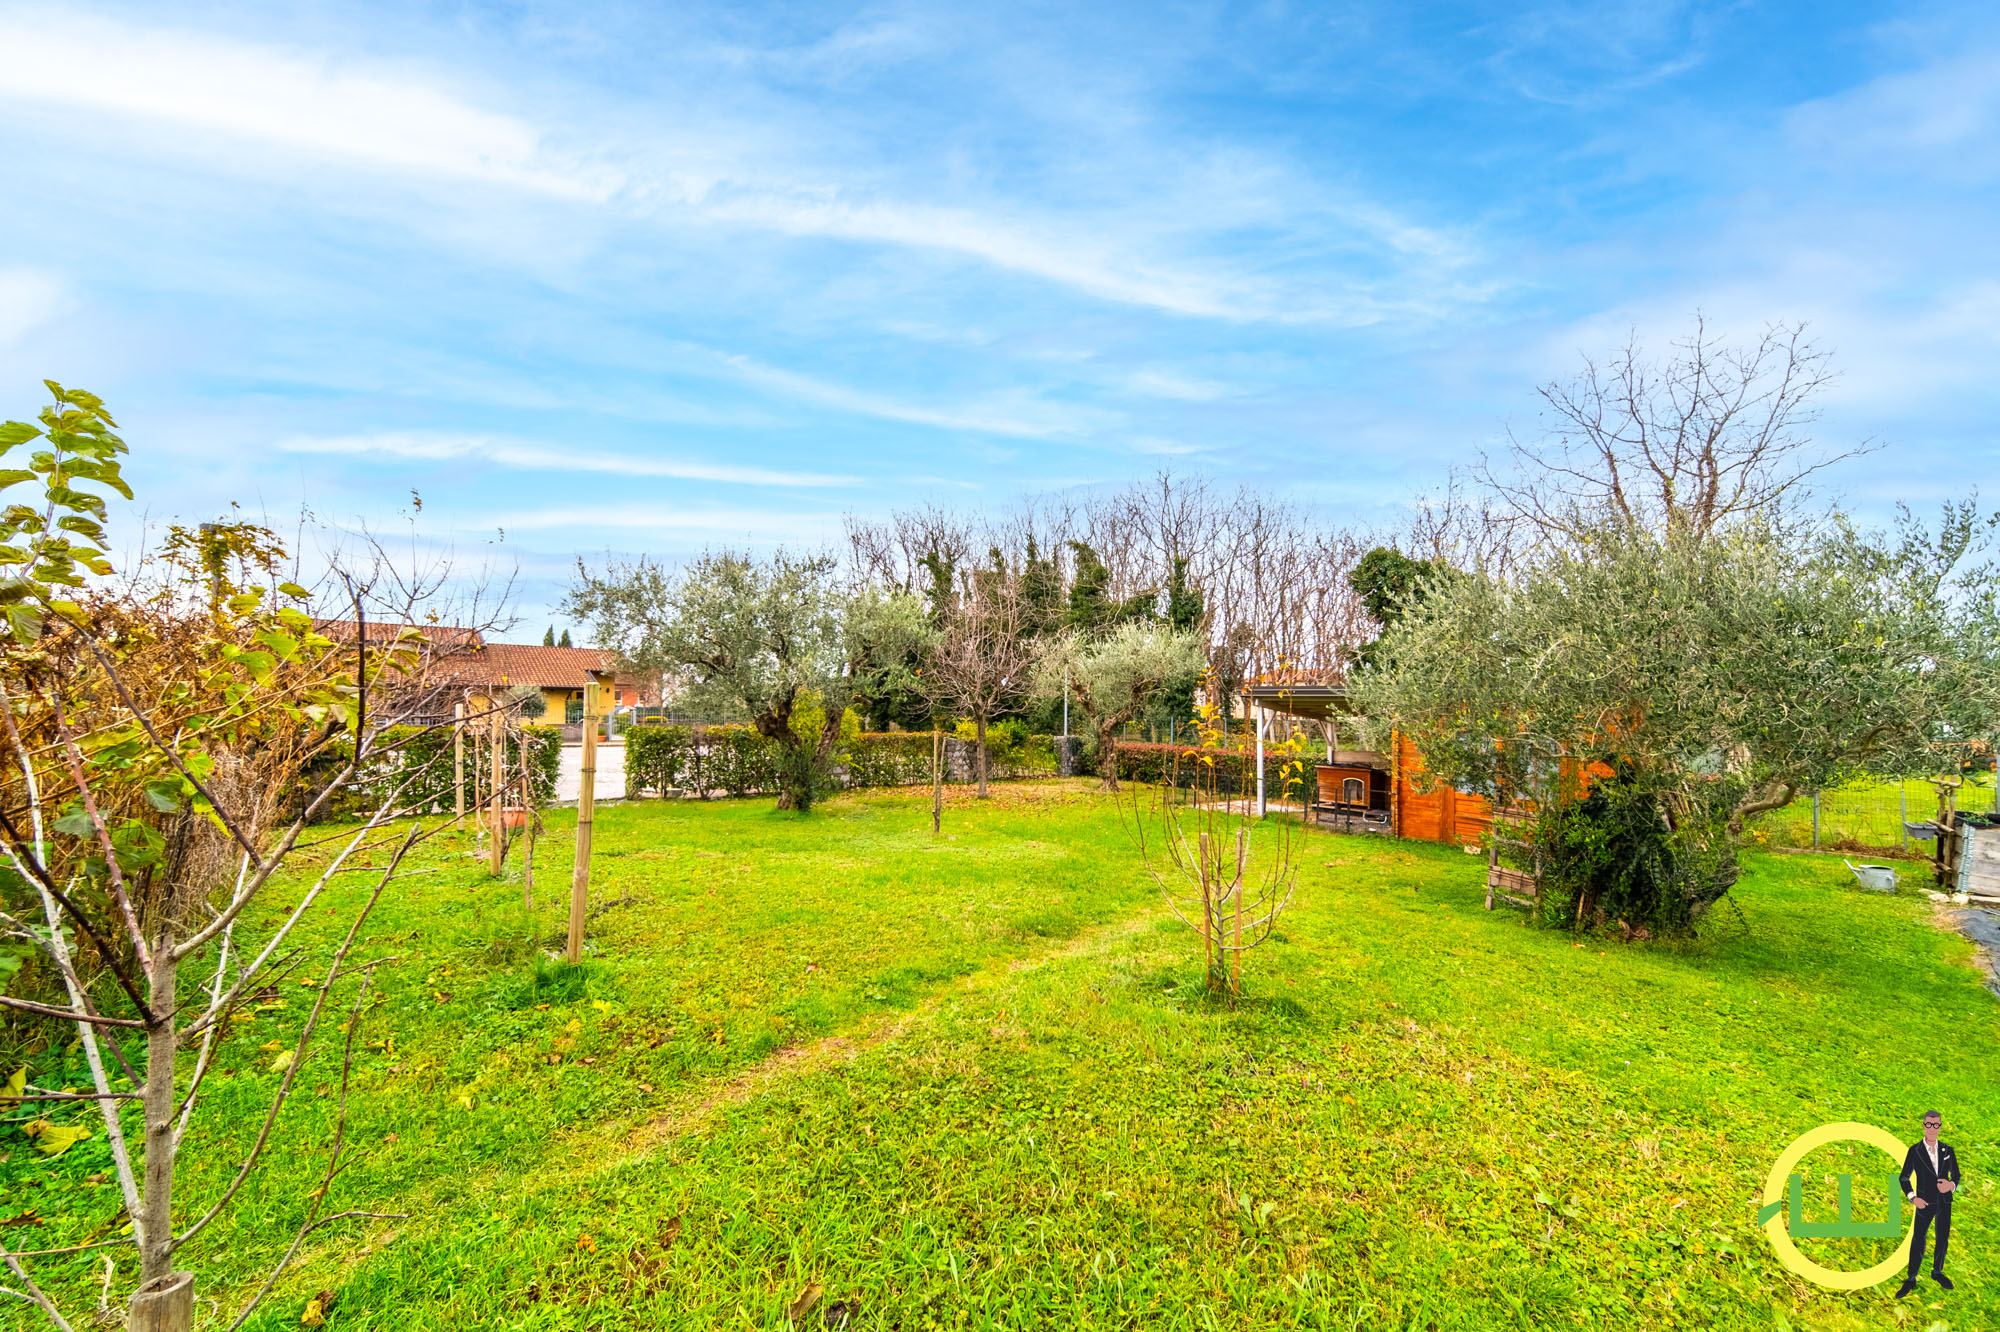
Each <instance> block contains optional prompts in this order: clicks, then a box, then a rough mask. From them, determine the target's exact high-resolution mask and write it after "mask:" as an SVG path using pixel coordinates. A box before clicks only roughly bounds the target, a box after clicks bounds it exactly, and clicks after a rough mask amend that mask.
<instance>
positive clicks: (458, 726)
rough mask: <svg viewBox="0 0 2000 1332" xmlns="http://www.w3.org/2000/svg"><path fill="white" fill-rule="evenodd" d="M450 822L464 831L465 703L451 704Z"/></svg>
mask: <svg viewBox="0 0 2000 1332" xmlns="http://www.w3.org/2000/svg"><path fill="white" fill-rule="evenodd" d="M451 793H452V794H451V822H452V826H453V827H455V828H457V829H458V830H459V831H460V832H464V831H465V704H464V703H463V702H458V703H454V704H452V705H451Z"/></svg>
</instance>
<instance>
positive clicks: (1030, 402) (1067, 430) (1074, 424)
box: [721, 354, 1118, 439]
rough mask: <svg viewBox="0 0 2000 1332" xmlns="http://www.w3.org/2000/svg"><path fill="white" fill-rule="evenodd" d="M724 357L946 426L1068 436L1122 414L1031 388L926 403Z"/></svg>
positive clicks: (772, 384) (877, 413) (783, 379)
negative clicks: (960, 401)
mask: <svg viewBox="0 0 2000 1332" xmlns="http://www.w3.org/2000/svg"><path fill="white" fill-rule="evenodd" d="M721 359H722V361H723V362H724V363H725V364H727V365H729V366H731V367H732V368H734V370H735V371H736V373H737V374H738V375H739V376H740V377H741V378H742V379H744V380H745V381H747V382H749V383H752V384H756V385H759V386H761V387H763V388H768V389H771V390H773V391H775V392H778V393H783V394H786V395H787V396H790V397H793V398H797V399H799V400H801V401H804V402H812V403H817V404H819V405H820V406H823V407H832V408H835V409H837V410H839V411H843V412H852V413H854V414H856V415H858V416H873V417H878V418H880V419H882V420H885V421H906V422H908V423H910V424H911V425H925V426H935V427H937V428H939V429H943V430H963V431H968V432H971V433H974V434H982V435H1010V436H1015V437H1018V438H1023V439H1063V438H1070V437H1074V436H1077V435H1082V434H1086V433H1089V432H1091V431H1095V430H1102V429H1105V428H1107V427H1108V426H1110V425H1113V424H1115V423H1116V421H1117V419H1118V418H1117V417H1116V416H1115V414H1113V413H1109V412H1104V411H1099V410H1096V409H1092V408H1085V407H1076V406H1068V405H1059V404H1054V403H1049V402H1047V401H1044V400H1042V399H1040V398H1036V397H1033V396H1031V395H1026V394H1009V395H1003V396H1000V397H997V398H995V399H993V400H992V401H990V402H985V403H973V404H967V405H962V406H957V407H926V406H923V405H920V404H916V403H909V402H904V401H902V400H901V399H898V398H893V397H889V396H886V395H884V394H879V393H870V392H867V391H866V390H863V389H856V388H849V387H847V386H846V385H843V384H835V383H831V382H829V381H827V380H824V379H815V378H813V377H812V376H810V375H802V374H798V373H796V372H794V371H791V370H783V369H780V368H778V367H777V366H773V365H766V364H764V363H763V362H761V361H757V360H754V359H752V358H751V357H748V356H737V355H729V354H723V355H722V356H721Z"/></svg>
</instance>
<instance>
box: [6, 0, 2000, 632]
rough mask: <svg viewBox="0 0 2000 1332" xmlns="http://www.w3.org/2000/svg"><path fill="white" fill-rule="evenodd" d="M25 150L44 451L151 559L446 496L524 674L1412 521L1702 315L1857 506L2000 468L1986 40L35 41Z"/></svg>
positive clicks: (1079, 33) (894, 12)
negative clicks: (69, 418)
mask: <svg viewBox="0 0 2000 1332" xmlns="http://www.w3.org/2000/svg"><path fill="white" fill-rule="evenodd" d="M0 161H4V162H5V163H6V164H7V168H8V169H7V172H6V176H7V200H6V204H5V206H4V207H0V370H4V372H5V373H4V374H0V414H4V415H11V416H21V415H24V414H26V413H28V412H30V411H32V410H34V408H35V407H36V406H37V393H38V391H39V390H38V381H39V380H40V379H41V378H42V377H44V376H48V377H52V378H57V379H61V380H63V381H65V382H68V383H71V384H75V385H79V386H83V387H88V388H91V389H93V390H95V391H97V392H99V393H101V394H103V395H104V396H105V397H106V398H107V399H108V400H109V401H110V402H111V404H112V405H113V407H114V409H115V410H116V411H117V413H118V415H119V417H120V419H121V421H122V422H123V424H124V425H125V427H126V436H127V438H128V440H129V441H130V442H131V443H132V445H133V448H134V455H135V456H134V461H133V463H132V466H131V472H132V475H133V476H134V478H135V481H136V482H137V484H138V485H139V487H140V489H141V496H142V499H143V500H144V502H145V503H146V505H147V508H148V510H149V511H150V512H151V513H152V514H153V515H155V516H156V517H167V516H175V517H181V518H188V519H198V518H202V517H207V516H211V515H212V514H214V513H216V512H218V511H220V510H222V509H224V508H225V507H226V504H227V502H228V501H229V500H237V501H241V502H242V503H243V504H244V505H245V506H246V507H248V508H251V509H252V510H262V511H269V512H270V513H272V514H273V515H274V516H278V517H281V518H282V517H284V516H285V515H288V514H294V513H296V512H297V510H298V509H299V507H300V505H301V504H306V505H309V506H310V507H311V509H312V510H313V511H314V512H315V513H316V514H318V515H320V516H321V517H322V518H324V519H327V520H329V521H333V522H336V523H352V522H357V521H363V520H366V521H369V522H371V523H374V524H378V525H386V526H390V527H393V526H395V525H396V524H397V523H398V522H400V521H401V520H400V518H399V516H398V515H399V511H401V510H403V509H406V508H407V505H408V497H409V494H410V492H411V491H412V490H416V491H419V492H421V494H422V496H423V499H424V512H423V515H422V520H421V521H422V530H423V531H424V532H425V533H426V534H427V536H428V537H430V538H434V539H436V540H439V541H443V542H448V543H451V544H453V545H454V546H455V547H456V549H457V551H458V552H459V555H460V557H461V558H462V559H464V560H466V561H468V562H472V561H476V560H477V559H480V558H484V557H487V556H491V555H499V556H500V557H502V558H503V559H517V560H518V561H519V562H520V565H521V569H522V573H523V575H524V580H525V581H524V585H523V592H524V596H523V604H522V611H523V614H524V616H525V617H526V620H527V621H528V624H527V626H525V627H528V628H534V629H535V630H536V632H539V626H540V625H541V624H542V623H545V622H546V621H547V620H548V619H549V618H550V615H549V613H548V611H547V609H546V607H547V605H548V603H550V602H551V601H553V600H554V599H555V597H556V596H558V595H559V593H560V588H561V586H562V584H563V582H564V581H565V579H566V574H567V570H568V569H569V567H570V566H571V563H572V561H573V559H574V556H575V555H576V554H578V553H583V554H586V555H595V554H598V553H601V552H603V551H605V550H615V551H620V552H640V551H647V552H652V553H654V554H658V555H662V556H665V557H668V558H672V557H675V556H678V555H683V554H686V553H687V552H689V551H692V550H695V549H699V548H700V547H701V546H703V545H704V544H709V543H736V544H741V543H743V542H746V541H748V542H755V543H759V544H764V543H771V542H777V541H785V542H789V543H792V544H810V543H813V542H816V541H820V540H824V539H827V538H829V537H832V536H834V535H836V534H837V533H838V530H839V523H840V516H841V515H842V514H843V513H846V512H850V511H851V512H857V513H862V514H870V515H874V514H880V513H883V512H886V511H887V510H888V509H890V508H892V507H896V506H900V505H905V504H910V503H916V502H926V501H931V502H938V503H943V504H947V505H955V506H957V505H962V506H977V505H981V504H989V505H996V506H997V505H1002V504H1005V503H1006V502H1007V501H1009V500H1010V499H1012V498H1013V497H1014V496H1016V495H1019V494H1021V493H1023V492H1037V491H1047V490H1055V489H1061V488H1065V487H1072V486H1090V485H1103V484H1113V483H1117V482H1121V481H1124V480H1126V479H1129V478H1132V477H1134V476H1138V475H1143V474H1146V473H1149V472H1151V471H1153V470H1154V469H1156V468H1158V467H1161V466H1163V465H1164V466H1171V467H1173V468H1175V469H1176V470H1182V471H1200V472H1207V473H1210V474H1213V475H1215V476H1218V477H1222V478H1225V479H1230V480H1244V481H1249V482H1252V483H1256V484H1260V485H1265V486H1268V487H1271V488H1273V489H1279V490H1284V491H1287V492H1289V493H1292V494H1294V495H1295V496H1296V497H1298V498H1300V499H1302V500H1304V501H1306V502H1308V503H1310V504H1313V505H1316V506H1320V507H1322V508H1324V509H1325V510H1326V511H1327V512H1328V513H1329V514H1330V515H1332V516H1334V517H1337V518H1343V519H1352V520H1355V521H1359V522H1363V523H1373V524H1384V525H1386V524H1393V523H1394V522H1396V521H1397V519H1398V517H1399V515H1400V513H1401V511H1402V506H1403V505H1404V504H1405V503H1407V501H1408V499H1409V498H1410V497H1411V495H1412V494H1413V493H1415V492H1417V491H1419V490H1422V489H1426V488H1430V487H1434V486H1435V485H1437V484H1438V483H1439V481H1440V480H1441V479H1442V477H1443V475H1444V473H1445V470H1446V469H1447V468H1448V467H1449V466H1450V465H1452V464H1453V463H1454V462H1463V461H1465V460H1467V459H1469V458H1470V457H1472V456H1473V455H1475V454H1476V453H1477V452H1478V451H1479V450H1480V449H1481V448H1487V447H1491V446H1493V445H1494V444H1495V443H1496V442H1497V441H1498V440H1500V439H1501V438H1502V437H1503V436H1504V434H1505V432H1506V431H1508V430H1509V429H1510V428H1511V429H1512V430H1514V431H1515V432H1516V433H1517V434H1522V435H1527V436H1530V437H1532V435H1533V433H1534V432H1535V430H1536V424H1535V423H1536V416H1535V397H1534V388H1535V386H1536V385H1537V384H1538V383H1540V382H1542V381H1545V380H1547V379H1549V378H1551V377H1556V376H1562V375H1566V374H1568V373H1569V372H1570V371H1571V370H1573V369H1574V368H1575V366H1576V365H1577V362H1578V356H1579V353H1580V352H1585V351H1588V352H1595V353H1602V352H1605V351H1608V350H1609V349H1611V348H1612V347H1614V346H1615V345H1616V344H1618V343H1619V342H1620V341H1622V339H1623V338H1624V337H1625V335H1626V333H1627V331H1628V330H1631V329H1636V330H1637V331H1638V332H1639V334H1640V336H1641V337H1642V338H1644V339H1646V340H1648V341H1650V342H1652V343H1654V344H1664V343H1665V342H1666V341H1667V340H1668V339H1670V338H1672V337H1674V336H1677V335H1679V334H1681V333H1683V332H1685V330H1686V329H1687V328H1688V326H1689V324H1690V323H1691V321H1692V318H1693V314H1694V312H1695V311H1696V310H1697V309H1699V310H1701V311H1703V312H1704V313H1705V314H1706V315H1707V317H1708V318H1709V320H1710V321H1711V323H1712V324H1714V325H1719V326H1720V327H1721V328H1722V329H1724V330H1725V331H1728V332H1731V333H1735V334H1738V335H1739V336H1751V335H1754V334H1755V333H1756V332H1757V331H1758V330H1759V329H1761V328H1762V326H1763V325H1764V324H1766V323H1768V322H1770V321H1773V320H1789V319H1805V320H1810V321H1811V323H1812V326H1813V330H1814V333H1815V335H1816V336H1817V337H1818V339H1819V340H1820V341H1821V342H1822V344H1823V345H1825V346H1827V347H1829V348H1831V349H1832V350H1833V351H1834V352H1835V353H1836V357H1837V365H1838V368H1839V369H1840V370H1841V371H1842V374H1843V377H1842V379H1841V380H1840V382H1839V384H1838V385H1837V387H1836V388H1835V390H1834V392H1833V393H1831V394H1830V395H1829V396H1828V398H1827V400H1826V403H1825V407H1826V411H1825V416H1824V419H1823V420H1822V422H1821V426H1820V432H1821V434H1822V436H1823V437H1824V438H1825V439H1827V440H1828V441H1829V442H1836V443H1844V442H1849V441H1853V440H1858V439H1863V438H1867V439H1874V440H1876V441H1879V442H1880V444H1881V445H1882V447H1881V448H1880V449H1879V450H1878V451H1877V452H1876V453H1874V454H1873V455H1871V456H1870V457H1868V458H1866V459H1862V460H1859V461H1856V462H1854V463H1851V464H1848V465H1846V466H1844V467H1843V468H1842V469H1840V471H1839V472H1838V474H1837V475H1836V477H1835V478H1834V481H1835V484H1836V485H1837V487H1838V488H1839V489H1840V491H1841V492H1842V494H1843V495H1844V497H1845V500H1846V502H1847V503H1849V504H1850V505H1852V506H1853V507H1854V508H1856V509H1857V510H1859V511H1861V512H1863V513H1866V514H1870V515H1873V516H1880V515H1881V514H1883V513H1886V511H1887V509H1888V508H1889V506H1890V505H1891V504H1893V502H1894V501H1896V500H1899V499H1902V500H1908V501H1910V502H1912V503H1914V504H1917V505H1920V506H1923V507H1929V506H1931V505H1933V504H1935V503H1936V501H1937V500H1938V499H1940V498H1942V497H1945V496H1947V495H1953V494H1958V493H1962V492H1963V491H1964V490H1965V489H1966V488H1967V487H1968V486H1969V485H1971V484H1973V483H1975V482H1977V481H1978V480H1979V479H1980V477H1981V474H1982V473H1985V472H1988V471H1990V470H1991V468H1992V464H1993V463H1994V462H1995V461H1996V459H2000V447H1996V443H1995V431H1994V426H1993V424H1992V423H1993V422H1994V421H1995V420H1996V418H2000V375H1996V373H1995V371H1996V366H2000V357H1996V352H1997V351H2000V208H1996V204H2000V11H1995V10H1994V9H1993V7H1992V6H1990V5H1964V6H1952V5H1921V4H1920V5H1897V6H1878V5H1854V4H1839V3H1831V4H1829V3H1818V4H1811V5H1807V4H1713V5H1710V4H1670V3H1659V4H1645V3H1638V4H1631V5H1622V6H1602V5H1588V4H1574V5H1545V6H1532V5H1519V4H1490V5H1454V6H1412V5H1407V4H1393V3H1384V4H1320V5H1284V4H1270V5H1255V6H1253V5H1241V6H1230V5H1220V6H1218V5H1173V4H1161V3H1149V4H1137V5H1116V4H1092V5H1069V4H1064V5H1055V4H1051V5H1042V6H1017V5H1002V4H982V5H962V6H942V5H814V4H786V5H751V4H729V5H713V6H706V5H676V6H620V5H616V4H591V5H575V6H562V5H538V4H532V3H514V4H505V5H479V4H470V3H464V4H432V5H417V4H399V5H391V6H382V7H373V6H368V5H361V4H311V3H303V4H294V5H287V6H271V7H262V6H260V7H243V6H234V5H223V4H192V5H180V6H167V5H157V4H155V5H145V6H132V7H126V8H120V7H115V6H107V7H90V6H86V5H73V4H69V5H62V6H60V7H55V6H49V7H34V6H30V7H17V6H11V5H7V4H4V3H0ZM1989 489H1993V488H1992V487H1989ZM503 530H504V539H502V538H501V536H500V533H501V532H502V531H503Z"/></svg>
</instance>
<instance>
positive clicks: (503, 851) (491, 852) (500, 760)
mask: <svg viewBox="0 0 2000 1332" xmlns="http://www.w3.org/2000/svg"><path fill="white" fill-rule="evenodd" d="M489 705H490V706H492V711H491V712H489V713H488V714H487V720H486V725H487V729H488V730H489V731H490V732H491V733H492V736H493V760H492V763H493V781H492V790H493V844H492V845H491V846H489V847H487V848H486V868H487V870H488V871H489V872H491V873H492V875H493V877H494V878H496V879H497V878H499V877H500V874H501V871H502V870H504V869H505V868H506V865H507V810H506V805H507V797H506V792H507V721H506V715H505V714H504V713H502V712H501V711H500V709H499V707H498V706H497V705H492V704H491V700H489Z"/></svg>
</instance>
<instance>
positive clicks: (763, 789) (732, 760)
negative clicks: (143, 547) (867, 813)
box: [625, 722, 1055, 796]
mask: <svg viewBox="0 0 2000 1332" xmlns="http://www.w3.org/2000/svg"><path fill="white" fill-rule="evenodd" d="M997 749H998V745H997V744H996V745H994V746H992V747H991V748H989V751H988V753H989V759H990V760H991V761H990V764H989V766H990V769H991V773H992V775H993V776H994V777H995V778H1009V777H1025V776H1034V775H1046V774H1049V773H1053V772H1054V771H1055V750H1054V748H1053V747H1052V743H1051V740H1050V737H1048V736H1029V737H1027V738H1026V739H1025V740H1021V741H1015V742H1013V743H1011V744H1010V746H1009V750H1008V753H1007V761H1004V762H1003V761H1002V760H1001V758H1000V755H999V754H998V753H997V752H995V751H997ZM777 772H778V765H777V749H776V746H775V745H774V744H773V743H772V742H771V741H770V740H768V739H766V738H765V737H764V736H762V735H760V734H758V733H757V731H756V729H755V728H754V727H750V726H675V725H662V724H659V723H656V722H644V723H641V724H640V725H638V726H635V727H633V728H632V729H631V730H629V731H627V732H626V733H625V789H626V791H627V792H631V793H637V792H639V791H654V792H664V791H670V790H678V791H692V792H694V793H695V794H697V795H701V796H706V795H709V794H711V793H713V792H716V791H721V792H724V793H726V794H729V795H736V796H741V795H765V794H770V793H772V792H775V791H776V790H777V789H778V785H777ZM834 778H835V782H836V784H838V785H841V786H846V787H861V786H922V785H924V784H926V783H928V782H929V781H930V779H931V733H930V732H929V731H889V732H864V733H863V734H861V735H859V736H857V737H855V738H854V739H853V740H852V741H850V742H849V743H847V744H845V745H843V746H841V748H840V749H839V750H838V751H837V752H836V753H835V754H834Z"/></svg>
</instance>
